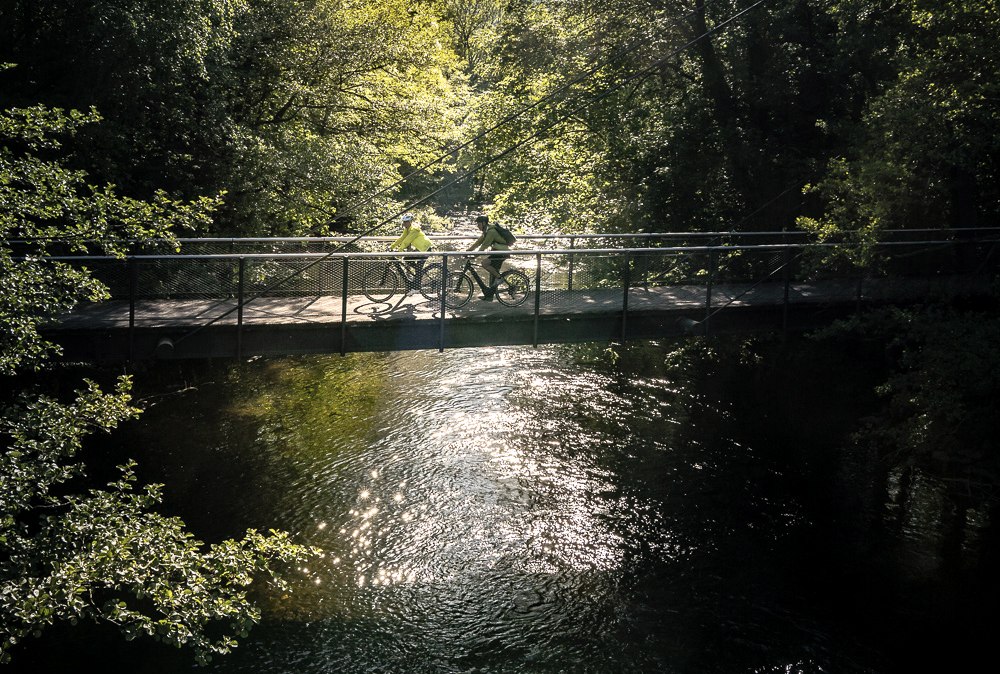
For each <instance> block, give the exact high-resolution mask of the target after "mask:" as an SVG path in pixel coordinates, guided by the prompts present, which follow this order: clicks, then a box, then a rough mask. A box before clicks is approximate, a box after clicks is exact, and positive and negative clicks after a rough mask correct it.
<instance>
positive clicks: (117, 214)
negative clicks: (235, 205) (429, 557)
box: [0, 106, 309, 661]
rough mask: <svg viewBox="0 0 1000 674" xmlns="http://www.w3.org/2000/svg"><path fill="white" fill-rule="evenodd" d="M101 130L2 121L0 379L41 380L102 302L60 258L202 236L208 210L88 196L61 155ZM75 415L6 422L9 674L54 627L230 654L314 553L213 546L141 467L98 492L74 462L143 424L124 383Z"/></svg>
mask: <svg viewBox="0 0 1000 674" xmlns="http://www.w3.org/2000/svg"><path fill="white" fill-rule="evenodd" d="M95 121H96V120H95V119H94V117H93V116H92V115H80V114H77V113H63V112H62V111H60V110H56V109H50V108H45V107H41V106H37V107H33V108H29V109H14V110H8V111H4V112H0V137H2V140H3V145H2V146H0V243H2V245H0V377H2V378H3V380H4V381H5V382H12V381H14V379H13V378H12V377H11V376H10V375H16V374H18V373H20V372H22V371H23V370H25V369H29V368H41V367H43V366H45V365H46V364H47V359H48V357H49V356H50V355H52V353H53V352H54V351H56V347H55V346H54V345H53V344H50V343H48V342H47V341H46V340H45V339H43V338H42V336H41V334H40V328H41V326H43V325H44V324H45V323H46V322H47V321H49V320H53V319H56V318H58V317H59V316H60V315H62V314H65V313H66V312H67V311H69V310H71V309H72V308H73V307H74V306H75V305H76V304H77V303H78V302H80V301H84V300H91V301H97V300H100V299H103V298H105V297H106V294H107V293H106V289H105V288H104V286H103V285H101V284H100V283H98V282H97V281H96V280H94V279H92V278H91V277H90V276H89V274H88V272H87V270H85V269H81V268H77V267H73V266H71V265H69V264H66V263H64V262H59V261H56V260H54V259H52V257H51V252H52V250H53V249H54V248H55V247H57V246H62V247H66V248H68V249H69V250H85V249H95V248H96V249H97V250H103V251H104V252H107V253H110V254H116V255H121V254H123V253H124V252H125V249H124V247H123V245H122V243H121V239H123V238H131V237H139V238H145V237H151V236H156V237H169V236H171V232H172V230H173V229H174V228H180V227H198V228H202V227H204V226H205V224H206V222H207V219H208V218H209V216H210V213H211V208H212V207H213V206H214V202H213V201H212V200H197V201H195V202H190V203H182V202H178V201H175V200H173V199H171V198H169V197H168V196H167V195H166V194H165V193H162V192H157V193H156V194H155V195H154V196H153V198H152V199H150V200H148V201H141V200H137V199H131V198H123V197H119V196H117V195H116V193H115V190H114V189H113V188H112V187H110V186H107V187H103V188H99V187H95V186H92V185H90V184H88V182H87V179H86V175H85V174H84V173H83V172H82V171H76V170H69V169H67V168H66V167H65V166H64V165H63V164H62V163H61V162H60V159H59V155H58V154H52V153H55V152H57V151H58V149H59V138H60V134H63V133H66V132H69V131H72V130H74V129H76V128H77V127H78V126H79V125H80V124H83V123H91V122H95ZM85 385H86V386H85V388H84V389H82V390H80V391H77V392H76V394H75V395H74V396H73V400H72V401H71V402H68V403H67V402H64V401H60V400H57V399H55V398H53V397H50V396H47V395H40V394H38V392H37V391H24V392H22V393H21V395H20V396H19V397H17V399H12V400H7V399H6V398H4V404H8V405H9V406H8V407H7V408H5V409H3V410H0V448H2V449H3V453H2V455H0V661H7V660H9V659H10V657H11V651H12V650H13V649H14V648H15V647H16V646H17V644H18V643H19V641H20V640H21V639H23V638H24V637H25V636H26V635H29V634H37V633H39V632H41V631H42V630H44V629H45V628H47V627H49V626H51V625H54V624H55V623H57V622H69V623H76V622H79V621H80V620H95V621H102V622H109V623H112V624H115V625H117V626H118V627H119V628H120V629H121V631H122V632H123V634H124V635H125V636H126V637H127V638H133V637H136V636H140V635H146V636H150V637H154V638H156V639H159V640H161V641H163V642H165V643H168V644H172V645H175V646H187V647H190V648H191V649H192V651H193V653H194V654H195V656H196V657H197V658H198V659H200V660H205V659H207V658H209V657H210V656H211V655H212V654H214V653H226V652H228V651H229V650H230V649H231V648H232V647H233V646H234V645H235V643H236V642H235V639H234V635H239V634H241V633H244V632H245V631H246V629H247V628H248V626H249V625H250V624H252V623H253V622H255V621H256V620H257V619H258V618H259V611H258V609H257V608H256V606H255V604H254V603H253V602H252V601H251V599H250V597H249V594H248V593H249V589H250V587H251V586H252V585H253V584H254V583H258V582H268V583H278V584H281V583H282V581H281V580H280V578H279V575H278V574H280V573H281V572H282V571H283V570H284V569H285V568H286V567H287V566H288V565H290V564H292V563H293V562H296V561H299V560H302V559H305V558H306V557H307V556H308V555H309V551H308V550H306V549H305V548H302V547H300V546H297V545H294V544H292V543H291V542H290V540H289V539H288V537H287V535H285V534H281V533H276V532H272V533H271V534H269V535H262V534H260V533H258V532H255V531H250V532H248V533H247V535H246V537H244V538H243V539H242V540H240V541H225V542H223V543H221V544H218V545H214V546H205V545H203V544H202V543H201V542H199V541H197V540H195V539H194V538H193V537H192V535H191V534H190V533H188V532H187V531H186V530H185V528H184V525H183V523H182V522H181V521H179V520H177V519H176V518H171V517H167V516H165V515H162V514H160V513H159V512H157V511H156V507H157V506H158V505H159V503H160V489H159V487H157V486H149V487H146V488H144V489H137V488H136V487H135V485H134V483H135V481H136V478H135V475H134V472H133V464H132V463H127V464H126V465H124V466H121V467H120V468H119V477H118V479H116V480H114V481H112V482H111V483H109V484H107V485H103V486H100V485H96V484H94V483H92V482H91V481H90V480H89V478H88V475H87V467H86V465H85V464H84V463H83V462H82V461H81V460H80V457H79V453H80V451H81V448H82V447H83V442H84V439H85V438H86V437H87V436H88V435H90V434H91V433H93V432H95V431H102V432H104V431H110V430H111V429H113V428H115V427H116V426H118V424H120V423H121V422H122V421H125V420H127V419H130V418H132V417H134V416H135V415H136V414H137V412H138V410H136V409H135V408H133V407H132V406H131V404H130V399H129V394H128V390H129V386H130V381H129V380H128V379H127V378H122V379H120V380H119V381H118V384H117V386H116V390H115V391H114V392H113V393H110V394H105V393H103V392H102V391H101V390H100V389H99V388H98V387H97V385H96V384H94V383H93V382H89V381H88V382H85Z"/></svg>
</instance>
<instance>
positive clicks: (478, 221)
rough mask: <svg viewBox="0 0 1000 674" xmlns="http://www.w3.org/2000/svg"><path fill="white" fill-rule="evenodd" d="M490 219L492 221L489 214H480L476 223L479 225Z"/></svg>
mask: <svg viewBox="0 0 1000 674" xmlns="http://www.w3.org/2000/svg"><path fill="white" fill-rule="evenodd" d="M489 221H490V219H489V218H488V217H487V216H485V215H480V216H478V217H477V218H476V224H477V225H480V224H486V223H487V222H489Z"/></svg>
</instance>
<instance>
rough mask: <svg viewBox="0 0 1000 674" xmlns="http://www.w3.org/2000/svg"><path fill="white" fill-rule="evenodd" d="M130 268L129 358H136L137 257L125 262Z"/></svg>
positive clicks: (131, 359) (130, 359) (130, 360)
mask: <svg viewBox="0 0 1000 674" xmlns="http://www.w3.org/2000/svg"><path fill="white" fill-rule="evenodd" d="M125 264H126V266H127V268H128V360H129V362H130V363H131V362H132V361H133V360H134V359H135V295H136V289H137V287H138V285H139V267H138V266H137V265H138V262H137V261H136V260H135V258H131V257H130V258H128V260H127V261H126V262H125Z"/></svg>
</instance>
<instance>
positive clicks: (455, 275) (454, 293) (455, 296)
mask: <svg viewBox="0 0 1000 674" xmlns="http://www.w3.org/2000/svg"><path fill="white" fill-rule="evenodd" d="M473 282H475V283H476V284H478V285H479V287H480V289H481V290H482V291H483V294H484V295H486V294H487V293H489V291H490V287H489V285H487V284H486V282H485V281H483V279H482V277H481V276H480V275H479V274H478V273H477V272H476V268H475V266H474V265H473V264H472V258H471V257H469V258H467V259H466V260H465V266H464V267H463V268H462V271H459V272H452V273H450V274H448V284H447V286H446V287H445V293H444V304H445V306H446V307H448V308H450V309H457V308H459V307H461V306H464V305H465V304H466V303H467V302H468V301H469V300H470V299H472V291H473V285H472V284H473ZM530 292H531V279H529V278H528V275H527V274H525V273H524V272H523V271H521V270H520V269H508V270H507V271H505V272H501V273H500V278H499V280H498V283H497V287H496V292H495V294H494V297H496V298H497V300H498V301H499V302H500V303H501V304H505V305H507V306H508V307H516V306H518V305H520V304H522V303H523V302H524V300H526V299H527V298H528V293H530Z"/></svg>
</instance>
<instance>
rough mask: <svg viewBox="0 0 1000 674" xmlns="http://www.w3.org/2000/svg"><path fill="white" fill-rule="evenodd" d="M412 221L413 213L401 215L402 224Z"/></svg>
mask: <svg viewBox="0 0 1000 674" xmlns="http://www.w3.org/2000/svg"><path fill="white" fill-rule="evenodd" d="M411 220H413V213H405V214H404V215H403V222H410V221H411Z"/></svg>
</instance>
